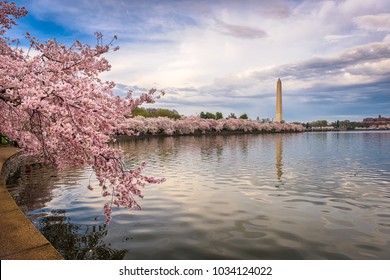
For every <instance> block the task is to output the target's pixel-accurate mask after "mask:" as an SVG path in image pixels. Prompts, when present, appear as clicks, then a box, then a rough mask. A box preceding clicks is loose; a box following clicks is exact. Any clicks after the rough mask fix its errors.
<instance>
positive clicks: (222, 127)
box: [130, 116, 305, 135]
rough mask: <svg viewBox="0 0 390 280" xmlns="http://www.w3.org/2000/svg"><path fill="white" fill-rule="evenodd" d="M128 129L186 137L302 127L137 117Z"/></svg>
mask: <svg viewBox="0 0 390 280" xmlns="http://www.w3.org/2000/svg"><path fill="white" fill-rule="evenodd" d="M130 125H131V126H130V128H131V129H132V130H133V131H134V132H135V133H138V134H141V135H160V134H163V135H186V134H194V133H210V132H225V131H226V132H243V133H262V132H264V133H265V132H302V131H304V130H305V129H304V127H303V126H302V125H297V124H290V123H276V122H273V123H261V122H258V121H254V120H245V119H234V118H230V119H219V120H215V119H203V118H199V117H185V118H182V119H179V120H173V119H170V118H166V117H158V118H144V117H142V116H137V117H134V118H131V119H130Z"/></svg>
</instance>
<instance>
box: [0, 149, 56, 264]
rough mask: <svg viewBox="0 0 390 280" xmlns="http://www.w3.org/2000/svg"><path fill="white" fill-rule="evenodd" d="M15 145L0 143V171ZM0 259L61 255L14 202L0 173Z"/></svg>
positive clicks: (24, 258)
mask: <svg viewBox="0 0 390 280" xmlns="http://www.w3.org/2000/svg"><path fill="white" fill-rule="evenodd" d="M18 151H19V149H16V148H13V147H9V146H0V171H1V169H2V168H3V164H4V162H5V161H6V160H7V159H8V158H10V157H11V156H12V155H14V154H16V153H17V152H18ZM0 259H1V260H61V259H63V257H62V256H61V255H60V254H59V253H58V252H57V251H56V249H54V247H53V246H52V245H51V244H50V243H49V241H47V239H46V238H45V237H44V236H43V235H42V234H41V233H40V232H39V230H37V229H36V228H35V227H34V225H33V224H32V223H31V222H30V221H29V220H28V219H27V217H26V216H25V215H24V214H23V212H22V211H21V210H20V209H19V207H18V206H17V205H16V203H15V201H14V199H13V198H12V196H11V195H10V193H9V192H8V190H7V188H6V187H5V182H4V180H3V178H2V177H1V175H0Z"/></svg>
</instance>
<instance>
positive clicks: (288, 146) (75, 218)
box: [8, 132, 390, 259]
mask: <svg viewBox="0 0 390 280" xmlns="http://www.w3.org/2000/svg"><path fill="white" fill-rule="evenodd" d="M389 144H390V133H389V132H364V133H300V134H271V135H231V136H196V137H195V136H188V137H166V138H147V139H127V140H126V139H124V140H121V141H119V142H118V144H117V145H119V146H120V147H121V148H123V149H124V150H125V151H126V154H127V156H128V161H127V164H128V165H129V166H130V165H137V164H139V163H140V162H141V161H142V160H146V161H147V162H148V167H147V169H146V170H145V172H146V173H147V175H153V176H156V177H165V178H166V179H167V181H166V182H165V183H164V184H162V185H157V186H148V187H146V188H145V190H144V195H145V199H143V200H140V201H139V203H140V204H141V205H142V207H143V210H142V211H133V212H132V211H128V210H126V209H114V210H115V211H114V213H113V214H114V218H113V221H112V222H111V224H110V225H109V226H108V227H104V226H102V224H103V222H104V215H103V214H102V206H103V204H104V202H105V200H104V199H103V198H102V197H101V195H100V190H99V188H95V189H94V191H92V192H91V191H89V190H88V189H87V185H88V183H89V177H90V175H91V170H89V169H85V170H69V171H66V172H63V173H60V174H58V175H57V177H56V178H55V180H53V182H52V183H50V185H48V186H47V191H40V193H41V194H42V195H43V196H47V197H46V198H44V197H42V198H38V197H35V199H38V200H40V201H41V203H34V204H31V203H30V205H36V206H37V207H38V208H37V209H29V210H28V212H27V213H28V215H29V216H30V218H31V219H32V221H33V222H34V224H35V225H36V226H37V227H38V228H40V229H41V231H42V232H43V233H44V235H45V236H46V237H48V239H49V240H54V242H55V241H56V237H60V238H57V241H58V242H57V243H56V244H55V246H56V247H57V248H59V250H60V251H61V252H62V253H63V254H65V257H66V258H69V259H75V258H86V259H89V258H91V259H96V258H102V259H109V258H115V259H117V258H123V259H390V215H389V213H390V200H389V198H390V189H389V185H390V164H389V160H388V159H389V158H390V151H389V149H388V147H389ZM35 168H36V169H35ZM42 172H46V170H45V169H44V168H43V167H39V166H37V167H34V168H33V170H32V171H31V172H30V175H29V176H28V178H30V179H29V180H37V181H39V180H41V179H40V178H41V176H42ZM34 178H35V179H34ZM53 178H54V177H53ZM14 181H15V182H14V183H12V182H8V183H9V187H10V188H11V190H12V192H13V193H14V195H16V194H17V193H27V192H29V191H34V190H32V189H31V187H30V185H29V184H31V182H32V181H30V182H28V180H27V179H26V180H25V179H24V180H14ZM47 181H49V180H47ZM51 184H53V185H51ZM48 194H49V195H48ZM21 201H22V202H23V200H21Z"/></svg>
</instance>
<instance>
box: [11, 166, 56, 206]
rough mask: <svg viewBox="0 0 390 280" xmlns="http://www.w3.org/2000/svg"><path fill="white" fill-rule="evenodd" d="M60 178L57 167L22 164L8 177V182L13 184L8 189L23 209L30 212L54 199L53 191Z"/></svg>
mask: <svg viewBox="0 0 390 280" xmlns="http://www.w3.org/2000/svg"><path fill="white" fill-rule="evenodd" d="M42 170H44V172H41V171H42ZM59 180H60V178H59V177H58V173H57V171H56V170H55V169H53V168H50V167H47V166H43V165H42V164H29V165H26V166H21V167H20V168H19V169H18V171H17V172H15V173H14V174H13V175H12V176H10V177H8V178H7V182H6V184H7V186H11V187H9V188H8V190H9V192H10V193H11V195H12V197H13V198H14V200H15V201H16V203H17V204H18V205H19V207H20V208H21V210H22V211H23V212H29V211H32V210H35V209H40V208H43V207H44V206H45V204H46V203H47V202H49V201H51V200H52V198H53V197H52V191H53V190H54V189H55V188H57V185H56V184H57V183H58V182H59ZM26 185H27V186H28V187H26Z"/></svg>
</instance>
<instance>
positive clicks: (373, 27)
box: [354, 13, 390, 31]
mask: <svg viewBox="0 0 390 280" xmlns="http://www.w3.org/2000/svg"><path fill="white" fill-rule="evenodd" d="M354 22H355V23H356V24H357V25H358V26H359V28H361V29H365V30H369V31H390V13H384V14H376V15H364V16H359V17H356V18H355V19H354Z"/></svg>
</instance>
